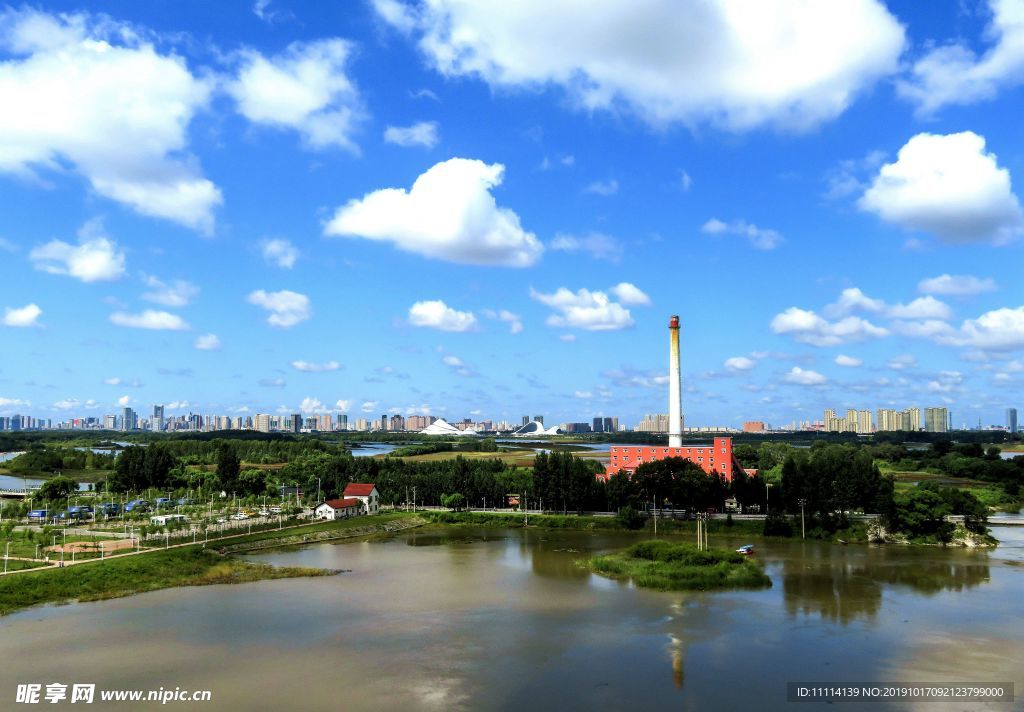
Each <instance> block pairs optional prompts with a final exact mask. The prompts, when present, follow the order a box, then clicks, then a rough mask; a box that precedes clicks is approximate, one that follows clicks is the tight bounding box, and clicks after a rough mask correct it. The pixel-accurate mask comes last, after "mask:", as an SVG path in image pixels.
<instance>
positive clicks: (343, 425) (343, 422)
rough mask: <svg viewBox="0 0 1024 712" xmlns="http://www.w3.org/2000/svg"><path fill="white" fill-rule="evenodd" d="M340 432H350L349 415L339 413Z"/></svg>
mask: <svg viewBox="0 0 1024 712" xmlns="http://www.w3.org/2000/svg"><path fill="white" fill-rule="evenodd" d="M338 430H348V415H347V414H346V413H338Z"/></svg>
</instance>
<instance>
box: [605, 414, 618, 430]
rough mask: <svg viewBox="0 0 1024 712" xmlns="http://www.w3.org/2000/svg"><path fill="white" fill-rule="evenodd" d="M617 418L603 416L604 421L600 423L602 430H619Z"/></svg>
mask: <svg viewBox="0 0 1024 712" xmlns="http://www.w3.org/2000/svg"><path fill="white" fill-rule="evenodd" d="M618 420H619V419H618V418H609V417H607V416H605V419H604V422H603V423H602V425H603V426H604V432H606V433H615V432H618V430H619V423H618Z"/></svg>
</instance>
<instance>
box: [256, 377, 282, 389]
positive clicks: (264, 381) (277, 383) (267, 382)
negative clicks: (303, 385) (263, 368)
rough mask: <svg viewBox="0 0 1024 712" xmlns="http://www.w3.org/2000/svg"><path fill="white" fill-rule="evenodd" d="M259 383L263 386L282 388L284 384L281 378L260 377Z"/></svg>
mask: <svg viewBox="0 0 1024 712" xmlns="http://www.w3.org/2000/svg"><path fill="white" fill-rule="evenodd" d="M259 384H260V385H261V386H263V387H264V388H284V387H285V385H286V384H285V381H284V379H283V378H261V379H260V380H259Z"/></svg>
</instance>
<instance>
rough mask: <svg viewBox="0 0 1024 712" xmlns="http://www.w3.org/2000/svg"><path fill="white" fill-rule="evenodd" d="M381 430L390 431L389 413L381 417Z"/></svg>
mask: <svg viewBox="0 0 1024 712" xmlns="http://www.w3.org/2000/svg"><path fill="white" fill-rule="evenodd" d="M380 429H381V430H385V431H386V430H387V429H388V414H387V413H385V414H384V415H382V416H380Z"/></svg>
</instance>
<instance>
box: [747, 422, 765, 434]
mask: <svg viewBox="0 0 1024 712" xmlns="http://www.w3.org/2000/svg"><path fill="white" fill-rule="evenodd" d="M765 430H767V428H766V427H765V425H764V421H763V420H748V421H746V422H744V423H743V432H745V433H763V432H764V431H765Z"/></svg>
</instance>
